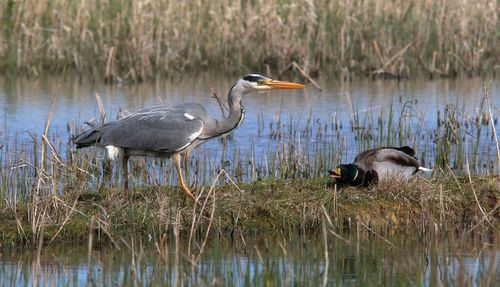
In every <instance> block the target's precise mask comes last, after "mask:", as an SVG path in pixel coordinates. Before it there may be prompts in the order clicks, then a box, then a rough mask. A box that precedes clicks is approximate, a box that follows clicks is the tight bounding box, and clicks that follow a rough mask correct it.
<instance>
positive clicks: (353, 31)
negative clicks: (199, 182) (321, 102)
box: [0, 0, 500, 81]
mask: <svg viewBox="0 0 500 287" xmlns="http://www.w3.org/2000/svg"><path fill="white" fill-rule="evenodd" d="M498 5H499V4H498V3H497V2H496V1H490V0H476V1H472V0H466V1H459V0H452V1H441V2H435V1H431V0H424V1H418V0H411V1H389V2H388V1H383V0H355V1H347V0H339V1H326V0H314V1H305V0H292V1H280V0H256V1H229V0H222V1H168V0H153V1H131V0H103V1H70V0H40V1H31V0H20V1H14V0H5V1H4V3H3V4H2V5H0V19H1V20H0V21H1V24H2V28H1V29H0V69H1V70H2V71H4V73H9V74H11V73H23V74H24V73H28V74H31V75H34V76H36V75H39V74H41V73H46V72H47V71H48V70H49V71H58V70H62V69H63V67H64V66H68V67H71V68H72V69H73V70H75V71H77V72H81V73H87V74H92V75H94V76H96V77H99V78H105V79H107V80H112V81H114V80H118V81H120V80H122V79H131V80H145V79H151V78H154V77H155V76H156V75H158V74H166V75H174V74H177V73H183V72H199V71H201V70H211V71H220V70H224V71H226V72H232V73H236V72H237V73H241V72H242V71H245V72H246V71H249V70H272V71H274V72H279V71H282V70H283V69H285V68H286V67H287V66H289V64H290V63H293V62H298V63H299V64H300V66H302V67H303V68H304V70H305V72H306V73H310V74H312V75H314V74H316V73H317V72H332V73H335V74H338V75H344V76H347V77H348V76H349V75H352V74H364V75H370V76H374V77H378V76H383V77H385V76H389V77H408V76H412V75H415V74H418V73H419V72H420V71H423V72H424V73H425V74H426V75H429V76H430V77H436V76H438V77H439V76H443V77H453V76H455V75H457V74H466V75H471V76H472V75H480V74H484V73H487V72H495V69H497V68H498V64H499V63H498V60H497V59H498V58H499V53H500V52H499V49H497V47H499V46H500V43H499V41H500V40H499V39H500V38H499V37H498V33H497V30H498V26H499V25H500V23H499V17H498V9H499V6H498Z"/></svg>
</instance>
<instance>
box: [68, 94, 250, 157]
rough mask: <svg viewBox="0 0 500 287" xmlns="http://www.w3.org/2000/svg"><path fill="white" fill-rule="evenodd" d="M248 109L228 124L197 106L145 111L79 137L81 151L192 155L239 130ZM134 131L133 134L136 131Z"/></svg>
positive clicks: (188, 105)
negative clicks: (97, 149)
mask: <svg viewBox="0 0 500 287" xmlns="http://www.w3.org/2000/svg"><path fill="white" fill-rule="evenodd" d="M243 116H244V110H243V107H241V111H240V113H239V114H238V115H237V116H235V117H233V118H231V117H229V118H228V119H224V120H230V123H228V124H221V122H220V120H219V119H215V118H211V117H210V116H208V114H207V112H206V110H205V108H204V107H203V106H201V105H199V104H197V103H186V104H177V105H162V106H153V107H147V108H143V109H141V110H138V111H137V112H135V113H132V114H130V115H128V116H126V117H124V118H122V119H119V120H117V121H114V122H111V123H108V124H105V125H103V126H100V127H95V128H93V129H91V130H89V131H87V132H85V133H83V134H81V135H80V136H78V137H77V138H76V141H75V142H76V144H77V148H82V147H88V146H93V145H95V146H100V147H106V148H107V150H108V155H109V156H110V158H112V159H113V158H114V157H115V156H116V154H117V153H119V155H128V156H151V157H160V158H169V157H170V156H171V155H172V154H173V153H179V152H187V153H189V152H190V151H191V150H193V149H194V148H195V147H197V146H198V145H200V144H202V143H203V142H205V141H207V140H209V139H211V138H213V137H217V136H220V135H223V134H226V133H230V132H231V131H232V130H233V129H235V128H237V127H238V125H239V123H241V121H242V120H243ZM132 131H133V132H132Z"/></svg>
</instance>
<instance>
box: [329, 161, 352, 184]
mask: <svg viewBox="0 0 500 287" xmlns="http://www.w3.org/2000/svg"><path fill="white" fill-rule="evenodd" d="M328 177H330V178H335V179H336V180H338V181H341V182H353V181H354V180H355V179H356V177H358V168H357V167H356V166H355V165H354V164H351V163H350V164H341V165H338V166H337V168H335V169H332V170H330V171H329V175H328Z"/></svg>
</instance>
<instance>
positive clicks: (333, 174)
mask: <svg viewBox="0 0 500 287" xmlns="http://www.w3.org/2000/svg"><path fill="white" fill-rule="evenodd" d="M328 173H329V174H328V177H329V178H340V173H341V170H340V167H337V168H336V169H332V170H330V171H328Z"/></svg>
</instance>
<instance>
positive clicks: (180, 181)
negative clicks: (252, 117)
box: [172, 153, 196, 202]
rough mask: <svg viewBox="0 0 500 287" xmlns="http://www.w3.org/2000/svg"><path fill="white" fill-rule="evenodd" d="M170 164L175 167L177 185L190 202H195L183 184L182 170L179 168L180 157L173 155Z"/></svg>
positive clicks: (176, 154)
mask: <svg viewBox="0 0 500 287" xmlns="http://www.w3.org/2000/svg"><path fill="white" fill-rule="evenodd" d="M172 162H173V163H174V165H175V169H177V174H178V175H179V184H180V185H181V188H182V191H183V192H184V193H185V194H186V195H187V196H188V197H189V198H191V200H192V201H194V202H196V198H195V197H194V195H193V194H192V193H191V191H190V190H189V188H188V187H187V185H186V183H185V182H184V178H183V177H182V168H181V155H180V154H178V153H174V154H173V155H172Z"/></svg>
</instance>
